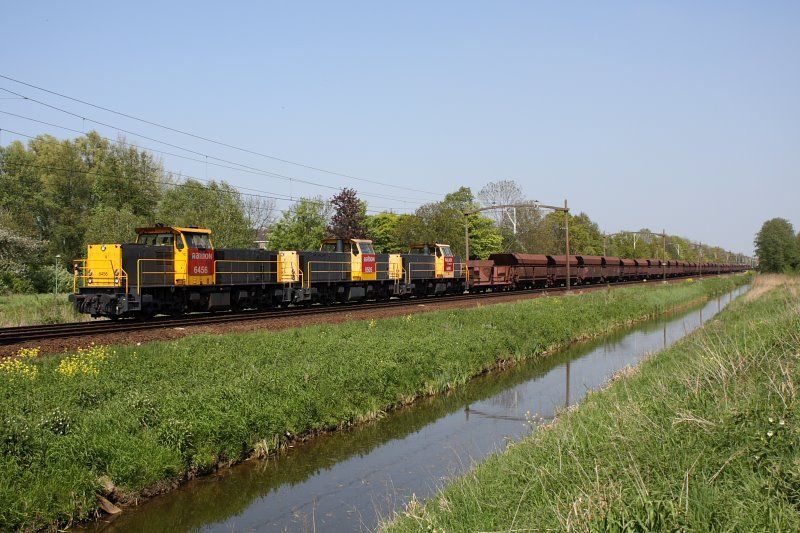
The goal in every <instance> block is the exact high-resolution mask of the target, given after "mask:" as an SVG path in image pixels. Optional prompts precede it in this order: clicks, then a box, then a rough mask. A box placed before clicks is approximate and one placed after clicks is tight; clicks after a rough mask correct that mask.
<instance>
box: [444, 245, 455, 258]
mask: <svg viewBox="0 0 800 533" xmlns="http://www.w3.org/2000/svg"><path fill="white" fill-rule="evenodd" d="M442 253H443V254H444V256H445V257H453V252H451V251H450V247H449V246H442Z"/></svg>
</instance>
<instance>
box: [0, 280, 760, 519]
mask: <svg viewBox="0 0 800 533" xmlns="http://www.w3.org/2000/svg"><path fill="white" fill-rule="evenodd" d="M747 279H749V278H747V277H744V276H738V277H736V278H719V279H716V278H714V279H707V280H703V281H695V282H682V283H676V284H670V285H660V284H659V285H656V286H650V287H641V286H640V287H631V288H624V289H617V290H612V291H599V292H593V293H589V294H585V295H581V296H574V297H567V298H563V297H550V298H541V299H536V300H526V301H520V302H515V303H511V304H501V305H493V306H485V307H480V308H475V309H470V310H461V311H456V312H453V311H442V312H432V313H424V314H418V315H409V316H407V317H403V318H390V319H382V320H377V321H359V322H350V323H345V324H338V325H324V326H311V327H306V328H299V329H294V330H285V331H279V332H272V333H271V332H256V333H243V334H230V335H224V336H212V335H198V336H194V337H187V338H183V339H180V340H178V341H173V342H164V343H152V344H147V345H143V346H139V347H126V348H117V349H115V350H111V349H102V348H94V349H91V350H84V351H82V352H79V353H77V354H71V355H67V356H58V357H49V358H44V359H41V360H37V359H36V358H25V359H17V360H15V361H14V362H13V363H12V362H7V363H6V366H5V367H4V368H3V369H0V379H1V380H2V383H0V388H2V393H1V395H0V413H2V416H3V425H2V431H3V433H2V435H0V445H2V447H3V449H2V452H3V453H2V456H1V457H0V473H2V475H0V528H2V529H8V528H15V527H31V526H33V527H38V526H42V525H47V524H53V523H56V522H62V523H63V522H65V521H68V520H70V519H74V518H86V517H88V516H90V515H91V514H92V513H93V512H95V510H96V509H97V500H96V496H95V495H96V494H97V493H103V492H107V491H108V488H106V489H104V488H103V485H106V487H108V481H109V480H110V481H111V482H112V483H113V484H114V485H115V487H116V488H115V489H114V491H113V494H112V498H113V499H120V500H123V501H124V500H125V499H126V498H129V497H131V496H133V495H136V494H139V493H142V494H145V495H146V494H148V493H149V492H151V491H157V490H161V489H163V488H167V487H169V485H170V483H172V482H174V481H175V480H179V479H182V478H184V477H185V476H186V475H187V474H188V475H193V474H195V473H203V472H207V471H209V470H212V469H213V468H215V467H216V466H217V465H218V464H220V463H222V464H224V463H226V462H233V461H237V460H240V459H242V458H244V457H247V456H248V455H251V454H253V453H255V454H257V455H261V454H266V453H269V452H271V451H274V450H275V448H276V447H277V446H279V445H280V443H281V442H282V441H285V440H286V439H287V438H291V437H293V436H295V435H299V434H304V433H307V432H309V431H314V430H319V429H329V428H334V427H337V426H340V425H342V424H349V423H357V422H358V421H360V420H365V419H369V418H372V417H375V416H380V413H381V412H382V410H385V409H387V408H389V407H391V406H393V405H397V404H399V403H404V402H408V401H411V400H412V399H413V398H415V397H416V396H418V395H420V394H433V393H436V392H438V391H441V390H444V389H447V388H450V387H453V386H456V385H458V384H461V383H464V382H466V381H467V380H468V379H470V378H471V377H473V376H475V375H476V374H479V373H481V372H482V371H484V370H485V369H488V368H491V367H493V366H494V365H496V364H497V362H498V360H500V359H521V358H529V357H537V356H540V355H541V354H543V353H545V352H546V351H548V350H550V349H552V348H554V347H556V346H558V345H563V344H566V343H568V342H571V341H573V340H577V339H580V338H586V337H591V336H597V335H601V334H603V333H604V332H606V331H608V330H610V329H612V328H615V327H619V326H622V325H625V324H629V323H631V322H634V321H637V320H641V319H644V318H646V317H648V316H652V315H654V314H657V313H659V312H662V311H664V310H665V309H669V308H672V307H675V306H681V305H685V304H686V303H688V302H690V301H694V300H697V299H698V298H703V297H706V296H709V295H714V294H719V293H722V292H725V291H728V290H730V289H732V288H733V287H734V286H736V285H738V284H741V283H743V282H744V281H745V280H747ZM104 478H105V479H104Z"/></svg>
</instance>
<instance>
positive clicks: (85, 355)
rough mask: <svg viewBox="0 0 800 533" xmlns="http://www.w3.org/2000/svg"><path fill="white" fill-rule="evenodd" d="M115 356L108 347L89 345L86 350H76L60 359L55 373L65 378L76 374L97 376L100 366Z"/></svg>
mask: <svg viewBox="0 0 800 533" xmlns="http://www.w3.org/2000/svg"><path fill="white" fill-rule="evenodd" d="M115 354H116V352H114V351H113V350H110V349H109V347H108V346H102V345H95V344H91V345H90V346H89V347H88V348H78V351H77V352H76V353H74V354H73V355H69V356H67V357H65V358H64V359H62V360H61V362H60V363H59V364H58V368H56V372H58V373H59V374H61V375H62V376H67V377H71V376H75V375H77V374H84V375H87V376H97V375H98V374H100V366H101V364H102V363H103V362H105V361H106V360H108V358H109V357H111V356H112V355H115Z"/></svg>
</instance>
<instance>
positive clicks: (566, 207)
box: [564, 198, 569, 292]
mask: <svg viewBox="0 0 800 533" xmlns="http://www.w3.org/2000/svg"><path fill="white" fill-rule="evenodd" d="M564 220H565V223H564V229H565V230H566V233H567V238H566V242H567V256H566V257H565V262H566V265H567V292H569V206H568V205H567V199H566V198H564Z"/></svg>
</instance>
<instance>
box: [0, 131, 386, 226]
mask: <svg viewBox="0 0 800 533" xmlns="http://www.w3.org/2000/svg"><path fill="white" fill-rule="evenodd" d="M0 131H5V132H8V133H12V134H14V135H20V136H22V137H27V138H30V139H35V138H36V137H34V136H31V135H27V134H24V133H20V132H17V131H13V130H9V129H6V128H2V129H0ZM3 168H17V169H20V168H32V169H35V170H44V171H51V172H74V173H77V174H84V175H93V176H96V177H105V178H115V179H126V180H135V181H140V182H150V183H155V184H159V185H164V186H167V187H176V186H178V185H184V186H189V187H197V186H195V185H192V184H191V183H189V182H186V181H184V182H183V183H182V184H181V183H175V182H173V181H166V180H159V179H149V180H148V179H145V178H137V177H134V176H123V175H119V174H109V173H104V172H97V171H93V170H83V169H76V168H67V167H56V166H52V165H38V164H36V163H14V162H9V161H2V162H0V169H3ZM165 172H166V173H167V174H169V175H171V176H177V177H178V178H179V179H184V180H186V179H189V180H194V181H197V182H205V183H213V182H214V180H207V179H203V178H200V177H197V176H192V175H189V174H185V173H182V172H170V171H169V170H165ZM221 183H224V184H226V185H228V186H229V187H230V188H231V189H233V190H235V191H236V192H237V194H240V195H242V196H248V197H252V198H262V199H269V200H278V201H290V202H295V203H297V202H300V201H307V202H311V203H315V204H326V203H327V202H325V201H324V200H317V199H315V198H297V197H292V196H288V195H281V194H279V193H266V191H259V189H250V188H247V187H238V186H235V185H231V184H229V183H227V182H224V181H223V182H221ZM204 190H207V191H208V190H210V189H207V188H204ZM243 190H244V191H257V192H242V191H243ZM216 192H218V193H219V194H226V191H222V190H217V191H216ZM259 193H266V194H259ZM373 207H376V208H380V209H382V210H376V209H367V213H373V214H380V213H384V212H386V211H387V210H388V211H391V210H394V209H396V208H393V207H381V206H373ZM275 211H278V212H281V213H284V212H289V211H290V209H277V208H276V209H275Z"/></svg>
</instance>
